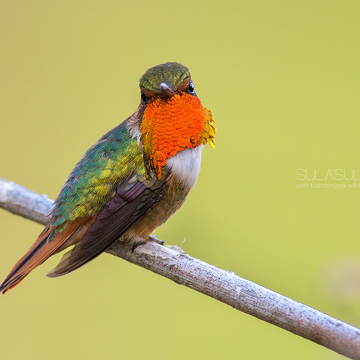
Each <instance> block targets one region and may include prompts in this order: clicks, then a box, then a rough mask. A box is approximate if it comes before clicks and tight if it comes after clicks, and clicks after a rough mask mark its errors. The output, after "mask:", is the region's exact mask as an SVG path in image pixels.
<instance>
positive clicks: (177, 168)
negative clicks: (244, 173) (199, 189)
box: [166, 145, 204, 188]
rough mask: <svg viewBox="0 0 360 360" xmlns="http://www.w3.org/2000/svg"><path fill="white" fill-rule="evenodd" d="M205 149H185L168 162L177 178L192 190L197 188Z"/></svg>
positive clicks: (201, 146) (167, 164)
mask: <svg viewBox="0 0 360 360" xmlns="http://www.w3.org/2000/svg"><path fill="white" fill-rule="evenodd" d="M203 148H204V145H199V146H198V147H196V148H195V149H184V150H182V151H180V152H178V153H177V154H175V155H174V156H173V157H171V158H170V159H168V161H167V162H166V166H167V167H169V168H170V170H171V172H172V173H173V174H174V175H175V177H176V178H177V179H178V180H180V181H181V182H182V183H183V184H185V185H188V186H190V187H191V188H193V187H194V186H195V184H196V180H197V178H198V176H199V172H200V166H201V152H202V149H203Z"/></svg>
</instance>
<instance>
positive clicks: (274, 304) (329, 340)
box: [0, 178, 360, 359]
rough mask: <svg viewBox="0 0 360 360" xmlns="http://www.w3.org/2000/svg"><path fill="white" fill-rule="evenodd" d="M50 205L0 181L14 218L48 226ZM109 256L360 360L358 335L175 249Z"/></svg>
mask: <svg viewBox="0 0 360 360" xmlns="http://www.w3.org/2000/svg"><path fill="white" fill-rule="evenodd" d="M52 204H53V201H52V200H50V199H48V198H47V197H46V196H41V195H39V194H36V193H34V192H32V191H30V190H28V189H26V188H24V187H22V186H19V185H17V184H15V183H13V182H7V181H6V180H4V179H1V178H0V207H2V208H4V209H6V210H8V211H10V212H12V213H13V214H16V215H20V216H23V217H25V218H27V219H30V220H33V221H36V222H38V223H40V224H46V217H47V214H48V213H49V211H50V210H51V207H52ZM107 252H108V253H110V254H112V255H115V256H118V257H121V258H123V259H125V260H127V261H130V262H132V263H134V264H136V265H139V266H142V267H144V268H145V269H148V270H151V271H153V272H155V273H157V274H159V275H162V276H165V277H167V278H169V279H171V280H173V281H175V282H177V283H179V284H182V285H185V286H188V287H190V288H192V289H194V290H196V291H199V292H201V293H203V294H206V295H209V296H211V297H212V298H214V299H217V300H219V301H222V302H223V303H225V304H228V305H230V306H232V307H234V308H235V309H237V310H240V311H243V312H245V313H247V314H250V315H253V316H255V317H257V318H259V319H261V320H264V321H267V322H269V323H270V324H274V325H276V326H279V327H281V328H283V329H285V330H288V331H290V332H292V333H294V334H296V335H299V336H302V337H304V338H305V339H308V340H311V341H313V342H315V343H318V344H320V345H322V346H325V347H327V348H329V349H331V350H334V351H336V352H338V353H339V354H342V355H345V356H347V357H349V358H351V359H360V329H357V328H355V327H353V326H351V325H349V324H346V323H344V322H342V321H340V320H337V319H335V318H333V317H330V316H328V315H326V314H324V313H322V312H320V311H318V310H315V309H313V308H311V307H309V306H306V305H304V304H301V303H298V302H296V301H294V300H291V299H289V298H287V297H285V296H282V295H280V294H278V293H276V292H273V291H271V290H268V289H266V288H264V287H262V286H260V285H257V284H255V283H253V282H251V281H249V280H245V279H243V278H241V277H239V276H237V275H236V274H234V273H232V272H229V271H226V270H222V269H219V268H217V267H215V266H213V265H210V264H207V263H205V262H203V261H201V260H198V259H195V258H193V257H191V256H189V255H188V254H186V253H185V252H183V251H182V250H181V249H179V248H178V247H177V246H167V247H166V246H161V245H158V244H156V243H154V242H149V243H147V244H146V245H142V246H139V247H137V248H136V249H135V251H134V252H131V251H129V249H128V248H127V247H125V246H124V245H122V244H121V243H120V242H119V241H118V242H115V243H114V244H113V245H112V246H111V247H110V248H108V249H107Z"/></svg>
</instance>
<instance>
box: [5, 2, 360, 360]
mask: <svg viewBox="0 0 360 360" xmlns="http://www.w3.org/2000/svg"><path fill="white" fill-rule="evenodd" d="M359 18H360V3H359V1H313V0H312V1H271V2H269V1H265V0H263V1H251V2H250V1H228V2H224V1H222V2H218V1H181V2H170V1H156V0H154V1H149V2H148V1H146V2H145V1H133V2H130V1H78V0H75V1H74V0H73V1H35V0H34V1H31V2H28V1H5V0H1V1H0V126H1V127H0V152H1V158H0V176H2V177H4V178H6V179H8V180H12V181H15V182H17V183H19V184H21V185H23V186H25V187H27V188H29V189H31V190H34V191H36V192H39V193H41V194H43V193H45V194H47V195H48V196H49V197H51V198H55V197H56V194H57V192H58V190H59V189H60V187H61V186H62V184H63V182H64V181H65V180H66V177H67V175H68V173H69V172H70V171H71V169H72V167H73V166H74V165H75V163H76V162H77V161H78V160H79V159H80V157H81V156H82V155H83V154H84V153H85V151H86V150H87V148H88V147H90V146H91V145H92V144H93V143H94V142H95V141H96V140H97V139H98V138H99V137H101V136H102V135H103V134H104V133H105V132H107V131H108V130H109V129H111V128H113V127H114V126H116V125H117V124H118V123H120V122H121V121H122V120H124V119H125V118H126V117H127V116H129V115H130V114H132V113H133V111H134V110H135V109H136V107H137V106H138V103H139V101H140V93H139V89H138V80H139V78H140V76H141V75H142V74H143V73H144V72H145V70H146V69H147V68H148V67H150V66H153V65H156V64H159V63H163V62H166V61H178V62H181V63H183V64H185V65H187V66H188V67H189V68H190V70H191V72H192V75H193V79H194V83H195V86H196V91H197V93H198V95H199V97H200V99H201V101H202V103H203V105H204V106H206V107H208V108H210V109H211V110H212V112H213V115H214V118H215V120H216V122H217V128H218V133H217V138H216V147H215V150H213V149H211V148H210V147H209V146H207V147H206V149H205V151H204V154H203V162H202V171H201V173H200V176H199V179H198V183H197V186H196V187H195V189H194V190H193V191H192V193H191V195H190V196H189V198H188V200H187V202H186V203H185V205H184V206H183V207H182V209H181V210H180V211H179V212H178V213H177V214H176V216H175V217H173V218H172V219H171V220H170V221H168V222H167V223H166V224H165V225H164V226H163V227H162V228H160V229H159V230H158V231H157V232H156V234H157V235H158V237H159V238H161V239H164V240H165V241H166V243H167V244H177V245H180V244H181V243H182V242H183V241H184V239H185V238H186V241H185V242H184V244H183V245H182V247H183V249H184V250H185V251H186V252H188V253H189V254H190V255H192V256H195V257H197V258H200V259H202V260H204V261H206V262H209V263H211V264H214V265H216V266H219V267H221V268H224V269H227V270H230V271H234V272H236V273H237V274H238V275H240V276H242V277H245V278H247V279H250V280H252V281H254V282H256V283H258V284H261V285H263V286H265V287H268V288H270V289H272V290H274V291H277V292H279V293H281V294H284V295H286V296H289V297H291V298H293V299H295V300H297V301H300V302H303V303H305V304H308V305H310V306H312V307H315V308H317V309H319V310H321V311H323V312H326V313H328V314H330V315H332V316H334V317H338V318H340V319H342V320H344V321H347V322H349V323H351V324H353V325H356V326H360V285H359V277H360V248H359V238H360V227H359V216H360V189H359V188H355V189H350V188H343V189H311V188H307V189H297V185H298V184H304V183H308V184H310V185H311V184H318V183H324V182H326V183H328V184H330V183H331V184H337V183H341V184H342V183H345V184H346V185H348V184H352V183H354V181H352V180H346V181H338V180H332V179H330V178H329V177H328V178H327V179H326V181H320V180H316V179H314V180H312V181H307V180H298V179H297V178H296V177H297V175H296V171H297V169H308V172H309V177H311V176H312V175H313V172H314V169H316V171H317V173H318V176H319V177H324V175H325V174H326V172H327V171H328V169H330V170H331V171H333V170H334V169H345V170H346V171H348V173H347V175H346V176H347V177H349V174H350V175H351V172H352V169H355V171H356V178H358V179H360V163H359V157H360V143H359V134H360V122H359V119H360V110H359V97H360V71H359V64H360V51H359V48H360V36H359V34H360V21H359ZM357 183H359V181H357ZM310 185H309V186H310ZM0 224H1V232H0V274H1V277H4V276H5V275H6V274H7V273H8V271H9V270H10V268H11V267H12V266H13V265H14V263H15V262H16V261H17V260H18V258H20V256H22V255H23V253H24V252H25V250H26V249H27V248H28V247H29V246H30V245H31V244H32V243H33V241H34V240H35V238H36V237H37V235H38V233H39V232H40V231H41V230H42V227H41V226H40V225H37V224H35V223H33V222H30V221H28V220H24V219H22V218H20V217H16V216H14V215H11V214H9V213H7V212H5V211H3V210H0ZM59 260H60V256H55V257H54V258H51V259H49V260H48V261H47V262H46V263H45V264H44V265H42V266H40V267H39V268H37V269H36V270H35V271H34V272H33V273H32V274H31V275H30V276H29V277H28V278H27V279H26V280H25V281H24V282H23V283H22V284H21V286H19V287H18V288H16V289H15V290H13V291H11V292H10V293H9V294H7V295H6V296H2V297H1V299H0V302H1V304H0V319H1V321H0V349H1V350H0V351H1V358H2V359H9V360H14V359H16V360H22V359H27V360H30V359H54V360H56V359H62V360H63V359H119V358H121V359H140V358H146V359H159V358H166V359H183V358H187V359H219V358H221V359H238V358H242V359H264V358H266V359H305V358H306V359H340V358H342V357H341V356H340V355H337V354H335V353H333V352H331V351H329V350H326V349H324V348H322V347H320V346H318V345H315V344H313V343H311V342H309V341H307V340H304V339H302V338H300V337H297V336H295V335H292V334H290V333H288V332H286V331H284V330H281V329H279V328H276V327H274V326H272V325H269V324H267V323H264V322H262V321H260V320H257V319H255V318H253V317H250V316H248V315H245V314H243V313H240V312H238V311H236V310H234V309H232V308H230V307H229V306H226V305H224V304H222V303H219V302H217V301H215V300H213V299H211V298H208V297H206V296H204V295H201V294H199V293H196V292H195V291H192V290H190V289H187V288H185V287H183V286H178V285H176V284H175V283H172V282H170V281H169V280H166V279H164V278H161V277H160V276H157V275H155V274H152V273H150V272H149V271H146V270H144V269H142V268H139V267H136V266H134V265H131V264H128V263H126V262H125V261H122V260H120V259H117V258H115V257H112V256H111V255H108V254H104V255H102V256H101V257H99V258H98V259H96V260H95V261H93V262H92V263H90V264H88V265H87V266H85V267H83V268H81V269H80V270H78V271H76V272H74V273H71V274H69V275H67V276H65V277H62V278H59V279H55V280H51V279H47V278H45V277H44V276H43V275H44V274H46V273H47V272H48V271H50V270H51V269H52V268H53V267H54V266H55V265H56V263H57V262H58V261H59Z"/></svg>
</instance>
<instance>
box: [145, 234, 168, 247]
mask: <svg viewBox="0 0 360 360" xmlns="http://www.w3.org/2000/svg"><path fill="white" fill-rule="evenodd" d="M149 241H153V242H156V243H157V244H159V245H164V243H165V241H164V240H160V239H158V238H157V236H156V235H150V236H149Z"/></svg>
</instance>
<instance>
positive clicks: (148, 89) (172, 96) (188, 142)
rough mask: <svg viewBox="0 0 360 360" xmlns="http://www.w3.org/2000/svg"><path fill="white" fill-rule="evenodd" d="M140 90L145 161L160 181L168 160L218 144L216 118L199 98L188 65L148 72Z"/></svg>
mask: <svg viewBox="0 0 360 360" xmlns="http://www.w3.org/2000/svg"><path fill="white" fill-rule="evenodd" d="M140 90H141V104H140V107H141V108H143V112H142V114H143V115H142V121H141V126H140V132H141V142H142V144H143V146H144V158H145V160H146V162H147V164H148V165H149V167H150V169H151V170H152V171H153V172H154V174H155V175H156V176H157V177H158V178H159V179H160V178H161V169H162V168H163V167H164V166H165V164H166V161H167V160H168V159H169V158H170V157H172V156H174V155H175V154H177V153H178V152H179V151H182V150H184V149H186V148H190V149H191V148H196V147H197V146H199V145H201V144H204V145H205V144H206V143H207V142H209V143H210V145H211V146H213V145H214V138H215V122H214V119H213V117H212V115H211V111H210V110H208V109H205V108H204V107H203V106H202V104H201V102H200V99H199V98H198V97H197V95H196V92H195V87H194V84H193V81H192V79H191V74H190V71H189V69H188V68H187V67H186V66H184V65H182V64H179V63H176V62H168V63H165V64H161V65H157V66H154V67H152V68H150V69H148V70H147V71H146V72H145V74H144V75H143V76H142V77H141V79H140Z"/></svg>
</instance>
